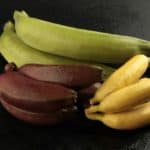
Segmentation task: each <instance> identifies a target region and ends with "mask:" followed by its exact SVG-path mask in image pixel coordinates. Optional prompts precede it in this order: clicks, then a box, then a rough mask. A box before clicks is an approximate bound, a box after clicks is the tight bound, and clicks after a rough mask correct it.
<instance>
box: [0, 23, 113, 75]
mask: <svg viewBox="0 0 150 150" xmlns="http://www.w3.org/2000/svg"><path fill="white" fill-rule="evenodd" d="M0 46H1V48H0V52H1V53H2V55H3V56H4V58H5V59H6V60H7V61H8V62H14V63H15V64H16V65H17V66H18V67H19V66H22V65H24V64H29V63H38V64H91V65H94V66H97V67H102V68H103V70H104V78H107V76H109V75H110V74H111V73H112V72H113V71H114V69H113V68H111V67H109V66H106V65H103V64H92V63H88V62H82V61H77V60H73V59H69V58H65V57H60V56H56V55H51V54H48V53H44V52H41V51H39V50H36V49H34V48H31V47H29V46H27V45H26V44H24V43H23V42H22V41H21V40H20V39H19V38H18V37H17V35H16V34H15V32H14V26H13V24H12V23H11V22H8V23H6V24H5V27H4V32H3V34H2V36H1V38H0Z"/></svg>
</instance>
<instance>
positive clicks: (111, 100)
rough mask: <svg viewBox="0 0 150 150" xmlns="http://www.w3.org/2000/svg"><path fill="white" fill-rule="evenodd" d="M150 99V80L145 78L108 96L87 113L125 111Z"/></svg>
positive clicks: (92, 106) (91, 107)
mask: <svg viewBox="0 0 150 150" xmlns="http://www.w3.org/2000/svg"><path fill="white" fill-rule="evenodd" d="M147 98H150V79H149V78H143V79H141V80H139V81H138V82H137V83H134V84H131V85H129V86H126V87H124V88H122V89H120V90H117V91H116V92H113V93H111V94H109V95H108V96H106V97H105V98H104V99H103V101H102V102H101V103H100V104H99V105H91V106H90V107H89V108H88V109H87V112H89V113H94V112H105V113H114V112H121V111H125V110H127V109H129V108H131V107H133V106H136V105H137V104H141V103H144V102H143V100H145V99H147Z"/></svg>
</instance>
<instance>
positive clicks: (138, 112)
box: [85, 102, 150, 130]
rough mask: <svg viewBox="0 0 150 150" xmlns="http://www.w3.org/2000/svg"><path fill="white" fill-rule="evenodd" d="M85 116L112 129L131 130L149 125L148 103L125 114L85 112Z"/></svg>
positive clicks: (149, 109)
mask: <svg viewBox="0 0 150 150" xmlns="http://www.w3.org/2000/svg"><path fill="white" fill-rule="evenodd" d="M85 115H86V117H87V118H88V119H90V120H97V121H101V122H102V123H103V124H105V125H106V126H108V127H110V128H113V129H119V130H131V129H136V128H141V127H144V126H147V125H150V102H147V103H145V104H142V105H141V106H138V107H135V108H133V109H131V110H129V111H126V112H120V113H113V114H100V113H88V112H87V111H85Z"/></svg>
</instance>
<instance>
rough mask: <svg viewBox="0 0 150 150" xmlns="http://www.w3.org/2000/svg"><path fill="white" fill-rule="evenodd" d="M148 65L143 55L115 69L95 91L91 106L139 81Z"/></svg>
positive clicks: (147, 60)
mask: <svg viewBox="0 0 150 150" xmlns="http://www.w3.org/2000/svg"><path fill="white" fill-rule="evenodd" d="M148 65H149V58H148V57H147V56H145V55H142V54H140V55H136V56H134V57H132V58H131V59H129V60H128V61H127V62H126V63H125V64H124V65H122V66H121V67H120V68H119V69H117V70H116V71H115V72H114V73H112V74H111V75H110V77H108V79H107V80H106V81H105V82H104V83H103V84H102V86H101V87H100V88H99V89H98V90H97V92H96V94H95V96H94V98H92V99H91V101H90V102H91V104H94V103H99V102H100V101H102V100H103V99H104V97H105V96H107V95H108V94H110V93H112V92H114V91H116V90H118V89H120V88H123V87H125V86H127V85H129V84H132V83H134V82H136V81H138V80H139V78H140V77H141V76H142V75H143V74H144V72H145V71H146V69H147V68H148Z"/></svg>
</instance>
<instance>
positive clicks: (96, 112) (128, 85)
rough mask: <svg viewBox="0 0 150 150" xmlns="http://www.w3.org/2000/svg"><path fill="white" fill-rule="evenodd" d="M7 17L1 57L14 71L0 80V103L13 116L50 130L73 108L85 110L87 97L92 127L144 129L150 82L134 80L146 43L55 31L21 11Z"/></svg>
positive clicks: (149, 51) (143, 65)
mask: <svg viewBox="0 0 150 150" xmlns="http://www.w3.org/2000/svg"><path fill="white" fill-rule="evenodd" d="M13 17H14V24H13V23H12V22H10V21H9V22H7V23H6V24H5V26H4V29H3V33H2V35H1V36H0V53H1V54H2V55H3V56H4V58H5V59H6V60H7V61H8V62H9V63H11V62H14V63H15V65H16V66H17V67H16V66H14V65H13V64H8V65H7V66H5V70H6V72H5V73H4V74H2V75H0V83H1V84H0V99H1V103H2V105H3V106H4V108H5V109H6V110H7V111H8V112H10V113H11V114H12V115H13V116H15V117H16V118H18V119H21V120H24V121H26V122H29V123H34V124H44V125H45V124H46V125H47V124H56V123H58V122H62V121H64V120H65V119H66V118H70V115H71V116H72V115H74V112H76V110H74V108H76V106H77V105H78V104H79V105H80V106H81V107H82V108H84V107H86V106H85V97H86V100H87V99H90V106H89V107H88V108H86V109H85V115H86V117H87V118H89V119H91V120H99V121H101V122H103V123H104V124H105V125H107V126H109V127H112V128H115V129H135V128H139V127H142V126H145V125H149V124H150V102H149V98H150V94H149V93H150V79H149V78H141V77H142V76H143V74H144V73H145V71H146V70H147V68H148V66H149V58H148V56H149V55H150V42H149V41H146V40H142V39H139V38H135V37H129V36H125V35H117V34H109V33H102V32H96V31H89V30H85V29H77V28H73V27H68V26H64V25H59V24H55V23H52V22H48V21H44V20H41V19H38V18H34V17H30V16H29V15H28V14H27V13H26V12H25V11H15V12H14V16H13ZM127 60H129V61H127ZM125 62H126V63H125ZM123 63H124V65H122V66H121V67H120V68H119V69H117V70H115V69H114V68H112V67H110V65H112V64H117V65H121V64H123ZM104 64H107V65H104ZM102 74H103V75H102ZM102 81H104V83H103V84H102V83H101V82H102Z"/></svg>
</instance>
